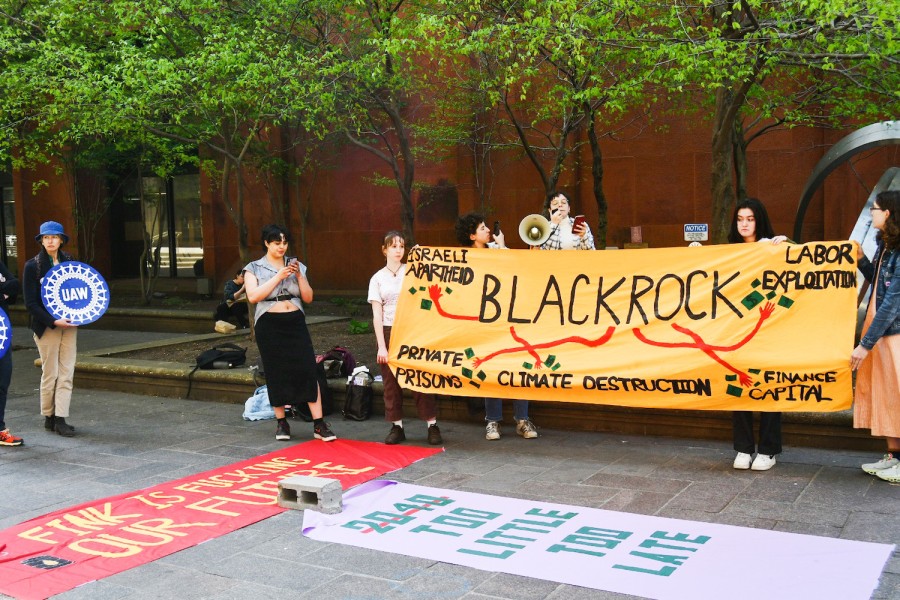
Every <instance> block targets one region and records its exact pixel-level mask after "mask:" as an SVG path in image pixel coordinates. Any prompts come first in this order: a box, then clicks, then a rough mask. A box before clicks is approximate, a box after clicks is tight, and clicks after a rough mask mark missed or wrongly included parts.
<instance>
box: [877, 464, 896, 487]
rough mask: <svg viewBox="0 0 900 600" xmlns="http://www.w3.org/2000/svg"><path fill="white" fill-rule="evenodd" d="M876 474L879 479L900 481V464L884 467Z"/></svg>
mask: <svg viewBox="0 0 900 600" xmlns="http://www.w3.org/2000/svg"><path fill="white" fill-rule="evenodd" d="M875 474H876V475H878V478H879V479H884V480H885V481H887V482H889V483H900V464H897V465H894V466H893V467H891V468H890V469H882V470H880V471H878V472H877V473H875Z"/></svg>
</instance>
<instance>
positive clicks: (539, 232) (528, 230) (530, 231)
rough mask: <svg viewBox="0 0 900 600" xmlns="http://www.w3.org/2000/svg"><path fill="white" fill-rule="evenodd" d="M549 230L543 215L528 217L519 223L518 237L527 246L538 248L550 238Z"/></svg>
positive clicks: (548, 222)
mask: <svg viewBox="0 0 900 600" xmlns="http://www.w3.org/2000/svg"><path fill="white" fill-rule="evenodd" d="M551 229H552V228H551V226H550V221H548V220H547V218H546V217H544V216H543V215H528V216H527V217H525V218H524V219H522V222H521V223H519V237H520V238H522V241H523V242H525V243H526V244H528V245H529V246H540V245H541V244H543V243H544V242H546V241H547V239H549V238H550V232H551Z"/></svg>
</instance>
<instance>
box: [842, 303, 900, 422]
mask: <svg viewBox="0 0 900 600" xmlns="http://www.w3.org/2000/svg"><path fill="white" fill-rule="evenodd" d="M875 311H876V307H875V291H874V287H873V290H872V296H871V299H870V300H869V308H868V310H867V311H866V320H865V322H864V323H863V335H865V333H866V331H867V330H868V329H869V325H871V324H872V319H874V318H875ZM853 427H856V428H857V429H871V430H872V435H876V436H880V437H892V438H900V335H886V336H883V337H882V338H881V339H880V340H878V342H877V343H876V344H875V346H874V347H873V348H872V351H871V352H869V355H868V356H867V357H866V359H865V360H864V361H863V362H862V364H861V365H859V369H858V370H857V373H856V396H855V402H854V403H853Z"/></svg>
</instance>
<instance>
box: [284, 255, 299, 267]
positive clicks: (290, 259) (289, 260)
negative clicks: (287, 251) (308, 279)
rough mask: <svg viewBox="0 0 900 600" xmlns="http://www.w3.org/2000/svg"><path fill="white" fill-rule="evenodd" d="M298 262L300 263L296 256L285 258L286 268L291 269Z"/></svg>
mask: <svg viewBox="0 0 900 600" xmlns="http://www.w3.org/2000/svg"><path fill="white" fill-rule="evenodd" d="M297 262H298V261H297V257H296V256H285V257H284V266H286V267H290V266H291V265H295V264H297Z"/></svg>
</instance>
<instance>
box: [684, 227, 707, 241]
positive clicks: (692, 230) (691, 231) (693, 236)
mask: <svg viewBox="0 0 900 600" xmlns="http://www.w3.org/2000/svg"><path fill="white" fill-rule="evenodd" d="M708 240H709V224H708V223H687V224H685V226H684V241H686V242H705V241H708Z"/></svg>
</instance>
